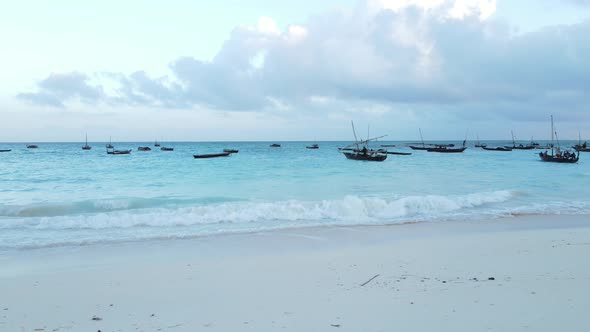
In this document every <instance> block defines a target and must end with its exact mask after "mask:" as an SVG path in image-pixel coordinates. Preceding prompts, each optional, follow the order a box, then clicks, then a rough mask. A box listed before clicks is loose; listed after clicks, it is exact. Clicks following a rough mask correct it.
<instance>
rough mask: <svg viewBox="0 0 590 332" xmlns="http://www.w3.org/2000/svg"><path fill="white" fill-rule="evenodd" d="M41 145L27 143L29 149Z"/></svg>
mask: <svg viewBox="0 0 590 332" xmlns="http://www.w3.org/2000/svg"><path fill="white" fill-rule="evenodd" d="M37 148H39V146H38V145H37V144H27V149H37Z"/></svg>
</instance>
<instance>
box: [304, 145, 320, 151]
mask: <svg viewBox="0 0 590 332" xmlns="http://www.w3.org/2000/svg"><path fill="white" fill-rule="evenodd" d="M305 148H306V149H312V150H313V149H319V148H320V146H319V145H318V144H312V145H308V146H306V147H305Z"/></svg>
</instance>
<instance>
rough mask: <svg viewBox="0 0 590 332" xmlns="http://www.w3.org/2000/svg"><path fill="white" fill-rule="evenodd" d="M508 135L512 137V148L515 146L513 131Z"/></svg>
mask: <svg viewBox="0 0 590 332" xmlns="http://www.w3.org/2000/svg"><path fill="white" fill-rule="evenodd" d="M510 134H511V135H512V146H516V141H515V140H514V131H512V130H510Z"/></svg>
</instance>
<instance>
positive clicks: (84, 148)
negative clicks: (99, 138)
mask: <svg viewBox="0 0 590 332" xmlns="http://www.w3.org/2000/svg"><path fill="white" fill-rule="evenodd" d="M90 149H92V147H91V146H90V145H88V134H86V143H85V144H84V146H83V147H82V150H90Z"/></svg>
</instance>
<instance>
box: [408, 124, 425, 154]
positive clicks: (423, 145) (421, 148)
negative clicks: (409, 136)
mask: <svg viewBox="0 0 590 332" xmlns="http://www.w3.org/2000/svg"><path fill="white" fill-rule="evenodd" d="M418 131H419V132H420V141H421V142H422V146H417V145H409V147H410V149H412V150H423V151H425V150H427V149H428V147H427V146H426V144H424V137H422V128H418Z"/></svg>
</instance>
